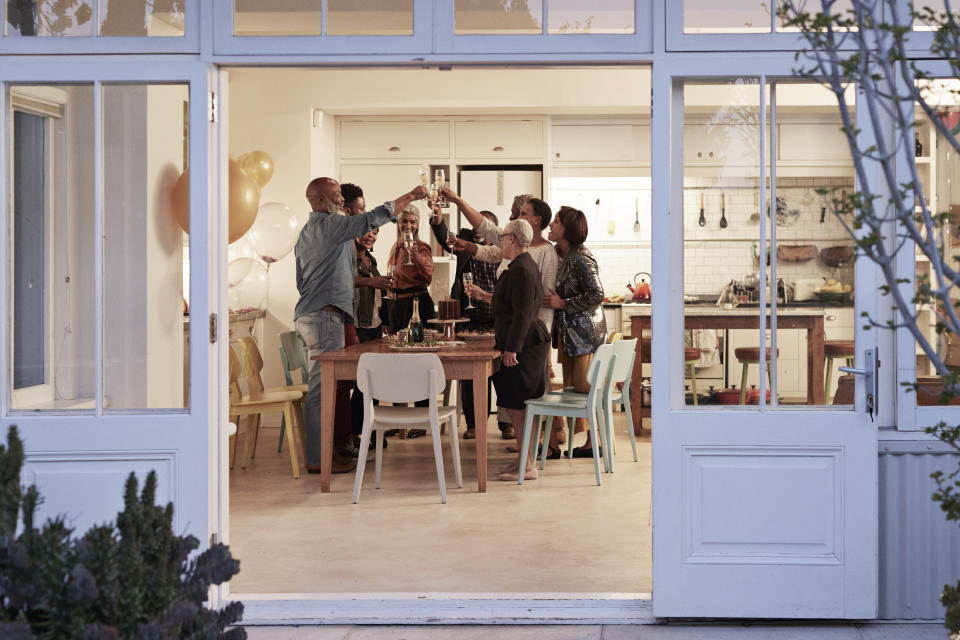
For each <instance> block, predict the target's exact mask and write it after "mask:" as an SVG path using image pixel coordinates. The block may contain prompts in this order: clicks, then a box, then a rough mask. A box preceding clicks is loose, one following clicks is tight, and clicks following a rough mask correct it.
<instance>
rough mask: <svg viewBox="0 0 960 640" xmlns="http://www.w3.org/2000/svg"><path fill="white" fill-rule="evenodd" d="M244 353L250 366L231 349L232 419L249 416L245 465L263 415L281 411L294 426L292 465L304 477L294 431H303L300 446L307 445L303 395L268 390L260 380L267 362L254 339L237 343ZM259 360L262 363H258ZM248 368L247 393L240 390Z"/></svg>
mask: <svg viewBox="0 0 960 640" xmlns="http://www.w3.org/2000/svg"><path fill="white" fill-rule="evenodd" d="M235 344H236V346H237V349H238V350H239V351H240V353H241V357H242V359H243V361H245V362H246V365H244V364H241V357H238V356H237V354H236V353H235V352H234V350H233V349H230V417H231V420H232V419H233V418H236V419H237V420H239V418H240V416H247V429H246V434H247V435H246V438H247V442H246V445H247V446H246V452H245V453H244V458H243V463H242V466H243V467H246V464H247V460H249V459H250V458H253V454H254V453H255V450H256V446H257V434H258V432H259V430H260V416H261V414H263V413H273V412H280V413H281V414H282V415H283V417H284V420H285V421H286V423H287V424H289V425H292V428H291V429H287V433H286V436H287V444H288V446H289V448H290V464H291V466H292V467H293V477H294V478H299V477H300V464H299V458H298V453H297V449H298V447H297V445H296V443H295V438H294V433H296V431H297V430H299V433H300V442H301V445H300V448H301V449H304V448H305V441H304V438H303V425H302V423H301V421H300V415H302V411H301V409H300V408H299V403H300V402H302V400H303V394H302V393H300V392H299V391H287V390H283V389H280V390H274V389H271V390H264V388H263V381H262V380H261V379H260V369H262V368H263V361H262V360H261V359H259V355H260V351H259V349H257V346H256V343H255V342H253V339H252V338H242V339H241V340H239V341H238V342H236V343H235ZM258 363H259V365H258ZM244 370H246V373H245V375H244V376H243V377H244V379H245V380H246V383H247V391H248V393H247V395H243V392H242V391H241V389H240V377H241V373H242V372H244ZM236 446H237V444H236V441H234V446H233V448H234V451H233V452H232V454H231V457H232V458H234V459H236Z"/></svg>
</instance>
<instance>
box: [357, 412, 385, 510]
mask: <svg viewBox="0 0 960 640" xmlns="http://www.w3.org/2000/svg"><path fill="white" fill-rule="evenodd" d="M370 427H371V424H370V421H368V420H366V419H364V421H363V429H362V430H361V431H360V451H368V450H369V449H370ZM377 433H378V434H379V433H380V432H379V431H378V432H377ZM377 462H378V463H379V462H380V448H379V447H377ZM366 466H367V456H365V455H362V454H361V455H359V456H357V472H356V475H355V476H354V478H353V504H357V502H359V501H360V485H362V484H363V470H364V467H366ZM377 488H378V489H379V488H380V482H379V479H378V481H377Z"/></svg>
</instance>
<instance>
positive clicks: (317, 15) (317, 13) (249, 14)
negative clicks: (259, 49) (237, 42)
mask: <svg viewBox="0 0 960 640" xmlns="http://www.w3.org/2000/svg"><path fill="white" fill-rule="evenodd" d="M233 7H234V9H233V32H234V34H235V35H238V36H319V35H320V34H322V33H323V31H322V14H321V11H322V10H321V7H320V3H319V2H316V1H315V0H270V1H269V2H264V1H263V0H234V4H233Z"/></svg>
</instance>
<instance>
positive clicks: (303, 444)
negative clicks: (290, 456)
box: [293, 400, 307, 462]
mask: <svg viewBox="0 0 960 640" xmlns="http://www.w3.org/2000/svg"><path fill="white" fill-rule="evenodd" d="M306 422H307V417H306V414H304V412H303V401H302V400H296V401H294V403H293V427H294V429H295V430H296V431H295V433H296V438H297V443H298V444H299V445H300V452H301V454H302V455H303V459H304V462H306V459H307V425H306Z"/></svg>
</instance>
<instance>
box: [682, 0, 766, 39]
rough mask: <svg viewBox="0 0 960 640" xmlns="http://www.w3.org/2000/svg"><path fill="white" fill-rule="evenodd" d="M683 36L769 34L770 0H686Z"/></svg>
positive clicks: (684, 2) (684, 4)
mask: <svg viewBox="0 0 960 640" xmlns="http://www.w3.org/2000/svg"><path fill="white" fill-rule="evenodd" d="M683 32H684V33H770V2H769V1H768V0H725V1H724V2H717V1H716V0H683Z"/></svg>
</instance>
